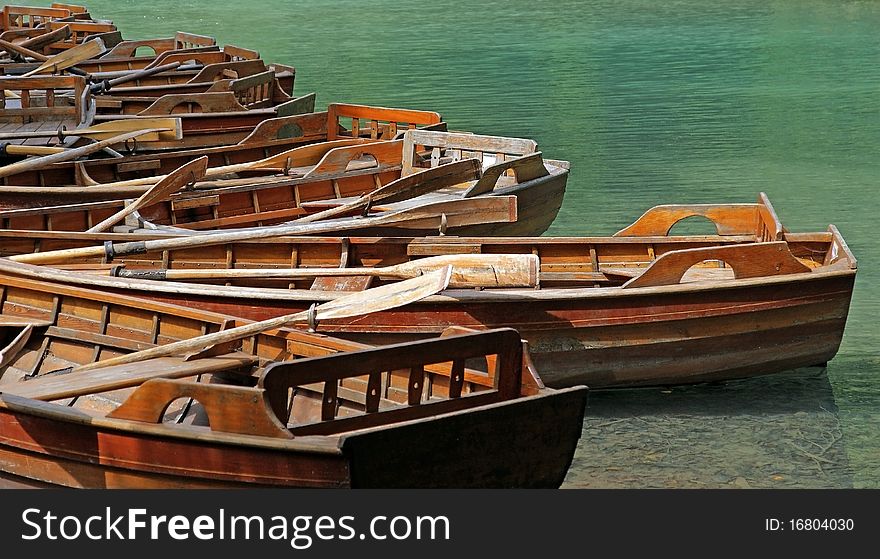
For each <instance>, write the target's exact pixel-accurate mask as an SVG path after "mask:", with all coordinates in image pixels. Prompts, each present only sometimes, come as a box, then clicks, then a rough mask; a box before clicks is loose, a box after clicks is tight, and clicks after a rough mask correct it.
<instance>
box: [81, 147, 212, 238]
mask: <svg viewBox="0 0 880 559" xmlns="http://www.w3.org/2000/svg"><path fill="white" fill-rule="evenodd" d="M207 169H208V156H207V155H205V156H202V157H199V158H198V159H193V160H192V161H190V162H189V163H185V164H183V165H181V166H180V167H178V168H177V169H175V170H174V171H172V172H171V173H169V174H167V175H166V176H165V177H164V178H163V179H162V180H160V181H159V182H157V183H156V184H155V185H153V187H151V188H150V189H149V190H147V191H146V192H144V193H143V194H141V196H140V197H139V198H138V199H137V200H135V201H134V202H132V203H131V204H129V205H128V206H126V207H125V208H123V209H121V210H119V211H118V212H116V213H115V214H113V215H111V216H110V217H108V218H107V219H105V220H103V221H101V222H100V223H98V224H97V225H95V226H93V227H91V228H89V229H87V230H86V233H100V232H101V231H106V230H107V229H108V228H109V227H111V226H112V225H114V224H115V223H117V222H119V221H120V220H122V219H123V218H125V217H126V216H127V215H130V214H132V213H134V212H136V211H137V210H139V209H141V208H143V207H144V206H149V205H150V204H154V203H156V202H159V201H160V200H164V199H165V198H167V197H168V196H170V195H172V194H174V193H175V192H177V191H178V190H180V189H181V188H183V187H184V186H186V185H187V184H195V182H196V181H198V180H200V179H201V178H202V177H204V176H205V171H206V170H207Z"/></svg>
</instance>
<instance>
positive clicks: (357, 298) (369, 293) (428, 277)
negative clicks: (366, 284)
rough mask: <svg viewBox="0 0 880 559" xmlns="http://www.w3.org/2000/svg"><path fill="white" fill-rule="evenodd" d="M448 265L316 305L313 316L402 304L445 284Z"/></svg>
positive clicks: (338, 315) (360, 313)
mask: <svg viewBox="0 0 880 559" xmlns="http://www.w3.org/2000/svg"><path fill="white" fill-rule="evenodd" d="M451 274H452V266H445V267H443V268H441V269H439V270H435V271H433V272H431V273H428V274H425V275H423V276H419V277H416V278H412V279H408V280H403V281H399V282H395V283H389V284H388V285H383V286H381V287H374V288H372V289H368V290H366V291H361V292H358V293H354V294H352V295H346V296H344V297H340V298H338V299H334V300H333V301H330V302H327V303H324V304H322V305H318V306H317V307H316V308H315V310H316V315H315V318H316V320H327V319H330V318H347V317H353V316H363V315H367V314H371V313H375V312H381V311H385V310H388V309H393V308H397V307H402V306H404V305H408V304H410V303H415V302H416V301H420V300H422V299H424V298H425V297H430V296H431V295H435V294H437V293H439V292H441V291H443V290H444V289H446V288H447V287H448V286H449V278H450V277H451Z"/></svg>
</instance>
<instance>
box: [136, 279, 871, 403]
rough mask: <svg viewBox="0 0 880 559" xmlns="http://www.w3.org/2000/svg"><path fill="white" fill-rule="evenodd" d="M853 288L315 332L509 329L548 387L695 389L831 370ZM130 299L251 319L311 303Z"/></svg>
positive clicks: (706, 296) (581, 292)
mask: <svg viewBox="0 0 880 559" xmlns="http://www.w3.org/2000/svg"><path fill="white" fill-rule="evenodd" d="M854 279H855V270H849V271H838V272H829V273H814V274H798V275H797V276H796V277H795V276H786V277H776V278H773V279H766V280H761V281H745V282H743V281H739V280H735V281H728V282H718V283H717V284H715V283H712V284H708V283H707V284H701V285H702V287H695V286H694V285H693V284H691V285H688V284H683V285H680V286H671V287H664V288H644V289H632V290H607V289H604V290H598V289H578V290H541V291H535V292H534V293H536V294H537V293H542V294H544V295H546V294H547V293H549V292H551V291H553V292H555V293H558V294H559V295H560V296H559V297H558V298H554V299H550V300H546V299H545V300H540V299H537V298H532V297H529V296H528V295H527V294H526V293H527V292H526V293H524V292H520V293H521V294H522V295H513V294H504V295H503V296H497V297H495V298H494V299H492V295H491V294H489V293H485V294H483V295H481V294H479V292H455V291H450V292H447V293H448V294H449V296H448V297H439V298H438V297H435V298H432V299H430V300H428V301H426V302H421V303H417V304H415V305H409V306H407V307H403V308H400V309H396V310H393V311H388V312H383V313H376V314H371V315H369V316H364V317H359V318H354V319H350V320H333V321H326V322H322V323H321V324H320V325H319V331H321V332H327V333H333V334H334V335H336V336H340V337H346V338H351V339H356V340H360V341H366V342H374V343H375V342H381V343H391V342H396V341H403V340H407V339H415V338H419V337H430V336H435V335H437V334H439V333H440V332H442V331H443V329H445V328H447V327H449V326H464V327H470V328H478V329H482V328H497V327H501V326H508V327H511V328H515V329H517V330H519V332H520V333H521V334H522V336H523V337H524V338H525V339H527V340H528V341H529V343H530V348H531V352H532V358H533V360H534V362H535V364H536V366H537V367H538V370H539V371H540V374H541V377H542V378H543V379H544V382H545V383H546V384H547V385H548V386H552V387H563V386H573V385H576V384H586V385H587V386H590V387H591V388H603V387H618V386H639V385H666V384H680V383H691V382H702V381H708V380H722V379H732V378H742V377H748V376H752V375H759V374H768V373H775V372H779V371H783V370H788V369H792V368H796V367H802V366H812V365H822V364H824V363H825V362H827V361H828V360H829V359H831V358H832V357H834V355H835V354H836V353H837V349H838V347H839V346H840V342H841V339H842V336H843V331H844V325H845V323H846V317H847V314H848V311H849V304H850V300H851V297H852V289H853V283H854ZM600 291H601V292H606V293H605V294H599V292H600ZM608 291H614V292H615V293H614V294H613V295H611V296H607V295H608V293H607V292H608ZM137 294H138V295H140V296H144V297H148V298H158V299H161V300H166V301H172V302H176V303H181V304H184V305H188V306H193V307H198V308H202V309H206V310H212V311H218V312H222V313H225V314H231V315H236V316H242V317H245V318H249V319H253V320H264V319H266V318H269V317H273V316H278V315H281V314H288V313H291V312H295V311H300V310H305V309H307V308H308V305H309V304H310V301H265V300H264V301H259V300H253V299H248V300H242V299H232V298H221V297H217V296H216V295H215V294H206V296H205V297H193V296H183V295H178V296H171V295H159V294H157V293H148V292H137ZM316 299H317V296H316Z"/></svg>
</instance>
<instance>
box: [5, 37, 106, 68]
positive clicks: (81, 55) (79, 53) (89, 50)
mask: <svg viewBox="0 0 880 559" xmlns="http://www.w3.org/2000/svg"><path fill="white" fill-rule="evenodd" d="M106 51H107V47H105V46H104V42H103V41H102V40H101V39H92V40H91V41H86V42H84V43H81V44H79V45H76V46H75V47H73V48H70V49H67V50H66V51H64V52H62V53H59V54H56V55H55V56H50V57H49V58H47V59H46V60H44V61H43V63H42V64H40V65H39V66H37V67H36V68H34V69H33V70H31V71H30V72H27V73H26V74H22V77H28V76H33V75H36V74H42V73H45V72H47V71H48V72H52V73H57V72H59V71H61V70H64V69H65V68H70V67H71V66H76V65H77V64H79V63H80V62H85V61H86V60H89V59H91V58H95V57H97V56H100V55H101V54H104V53H105V52H106Z"/></svg>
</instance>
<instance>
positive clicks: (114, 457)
mask: <svg viewBox="0 0 880 559" xmlns="http://www.w3.org/2000/svg"><path fill="white" fill-rule="evenodd" d="M585 405H586V389H584V388H578V389H572V390H566V391H559V392H554V393H543V394H539V395H536V396H530V397H525V398H519V399H516V400H510V401H505V402H500V403H497V404H490V405H485V406H480V407H476V408H470V409H468V410H465V411H462V412H453V413H448V414H443V415H438V416H434V417H429V418H425V419H420V420H413V421H408V422H403V423H399V424H392V425H389V426H383V427H378V428H374V429H365V430H362V431H355V432H351V433H348V434H343V435H340V436H338V437H298V438H295V439H293V440H292V441H284V440H282V441H277V442H275V441H269V442H266V441H262V442H258V441H255V442H253V444H246V443H243V442H242V441H241V437H240V436H238V437H226V436H224V435H223V434H217V433H212V434H210V435H208V436H205V435H201V436H199V435H193V434H190V435H189V436H187V435H185V434H184V435H177V436H170V435H169V434H168V433H167V429H164V428H163V427H162V426H161V425H155V426H154V425H147V424H139V423H136V422H131V421H120V420H106V419H103V418H101V419H95V418H93V417H91V416H88V415H86V414H83V413H82V412H79V411H76V410H71V409H63V408H62V410H61V411H59V410H58V409H57V408H60V406H57V405H53V404H45V403H40V402H35V401H33V400H28V399H25V398H18V397H15V396H11V395H9V394H3V395H0V466H2V467H0V470H2V472H3V473H2V474H0V486H2V485H3V483H4V480H3V478H4V477H5V480H6V483H7V484H9V485H11V486H12V485H14V486H33V487H45V486H47V485H50V486H68V487H82V488H181V487H186V488H217V487H257V486H276V487H277V486H285V487H383V488H384V487H558V486H559V485H560V484H561V483H562V481H563V479H564V477H565V473H566V472H567V470H568V467H569V466H570V464H571V460H572V457H573V455H574V451H575V448H576V445H577V441H578V438H579V437H580V434H581V427H580V425H581V421H582V418H583V413H584V408H585ZM175 427H176V429H175V430H176V431H180V426H175ZM250 438H251V439H257V437H250ZM233 439H238V440H237V441H234V440H233ZM311 441H315V442H314V443H312V442H311ZM310 445H311V446H310Z"/></svg>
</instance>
